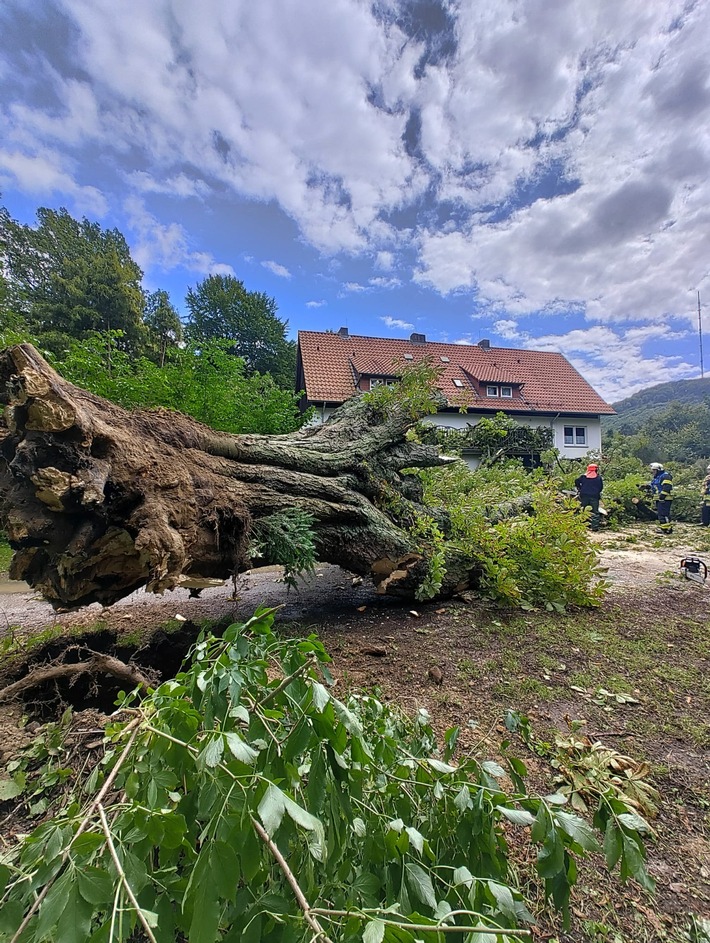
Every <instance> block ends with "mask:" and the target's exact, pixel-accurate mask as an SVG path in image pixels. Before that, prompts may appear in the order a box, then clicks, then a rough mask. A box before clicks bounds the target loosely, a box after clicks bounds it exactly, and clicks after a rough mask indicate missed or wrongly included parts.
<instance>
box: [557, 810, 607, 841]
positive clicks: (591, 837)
mask: <svg viewBox="0 0 710 943" xmlns="http://www.w3.org/2000/svg"><path fill="white" fill-rule="evenodd" d="M553 817H554V819H555V821H556V822H558V823H559V825H560V827H561V828H562V830H563V831H564V832H565V833H566V834H567V835H569V837H570V838H571V839H572V841H574V842H576V843H577V844H578V845H579V846H580V847H581V848H584V850H585V851H601V847H600V845H599V842H598V841H597V838H596V835H595V834H594V832H593V831H592V829H591V827H590V826H589V825H588V824H587V823H586V822H585V821H584V819H581V818H580V817H579V816H578V815H573V814H572V813H571V812H562V811H561V810H560V809H557V810H555V812H554V813H553Z"/></svg>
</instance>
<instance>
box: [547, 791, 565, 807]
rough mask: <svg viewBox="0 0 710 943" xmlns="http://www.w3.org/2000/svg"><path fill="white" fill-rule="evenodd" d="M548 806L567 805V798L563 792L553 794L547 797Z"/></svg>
mask: <svg viewBox="0 0 710 943" xmlns="http://www.w3.org/2000/svg"><path fill="white" fill-rule="evenodd" d="M545 802H547V804H548V805H567V796H566V795H565V794H564V793H563V792H553V793H551V794H550V795H549V796H545Z"/></svg>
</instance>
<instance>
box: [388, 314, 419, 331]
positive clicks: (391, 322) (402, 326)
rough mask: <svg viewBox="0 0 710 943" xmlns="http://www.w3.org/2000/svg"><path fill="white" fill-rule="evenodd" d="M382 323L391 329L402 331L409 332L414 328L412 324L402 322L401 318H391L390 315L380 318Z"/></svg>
mask: <svg viewBox="0 0 710 943" xmlns="http://www.w3.org/2000/svg"><path fill="white" fill-rule="evenodd" d="M380 321H383V322H384V323H385V324H386V325H387V327H389V328H397V329H398V330H400V331H409V330H411V328H413V327H414V325H413V324H410V323H409V322H408V321H402V320H400V319H399V318H391V317H389V315H387V316H385V317H383V318H380Z"/></svg>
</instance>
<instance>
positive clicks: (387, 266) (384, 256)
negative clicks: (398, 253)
mask: <svg viewBox="0 0 710 943" xmlns="http://www.w3.org/2000/svg"><path fill="white" fill-rule="evenodd" d="M375 265H376V266H377V268H378V269H380V271H382V272H391V271H392V269H393V268H394V253H393V252H385V251H382V252H378V253H377V257H376V259H375Z"/></svg>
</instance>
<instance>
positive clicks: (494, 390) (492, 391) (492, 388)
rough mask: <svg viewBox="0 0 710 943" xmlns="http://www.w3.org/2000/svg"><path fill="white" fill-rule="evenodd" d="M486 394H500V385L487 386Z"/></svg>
mask: <svg viewBox="0 0 710 943" xmlns="http://www.w3.org/2000/svg"><path fill="white" fill-rule="evenodd" d="M486 396H498V387H497V386H490V385H489V386H487V387H486Z"/></svg>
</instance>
